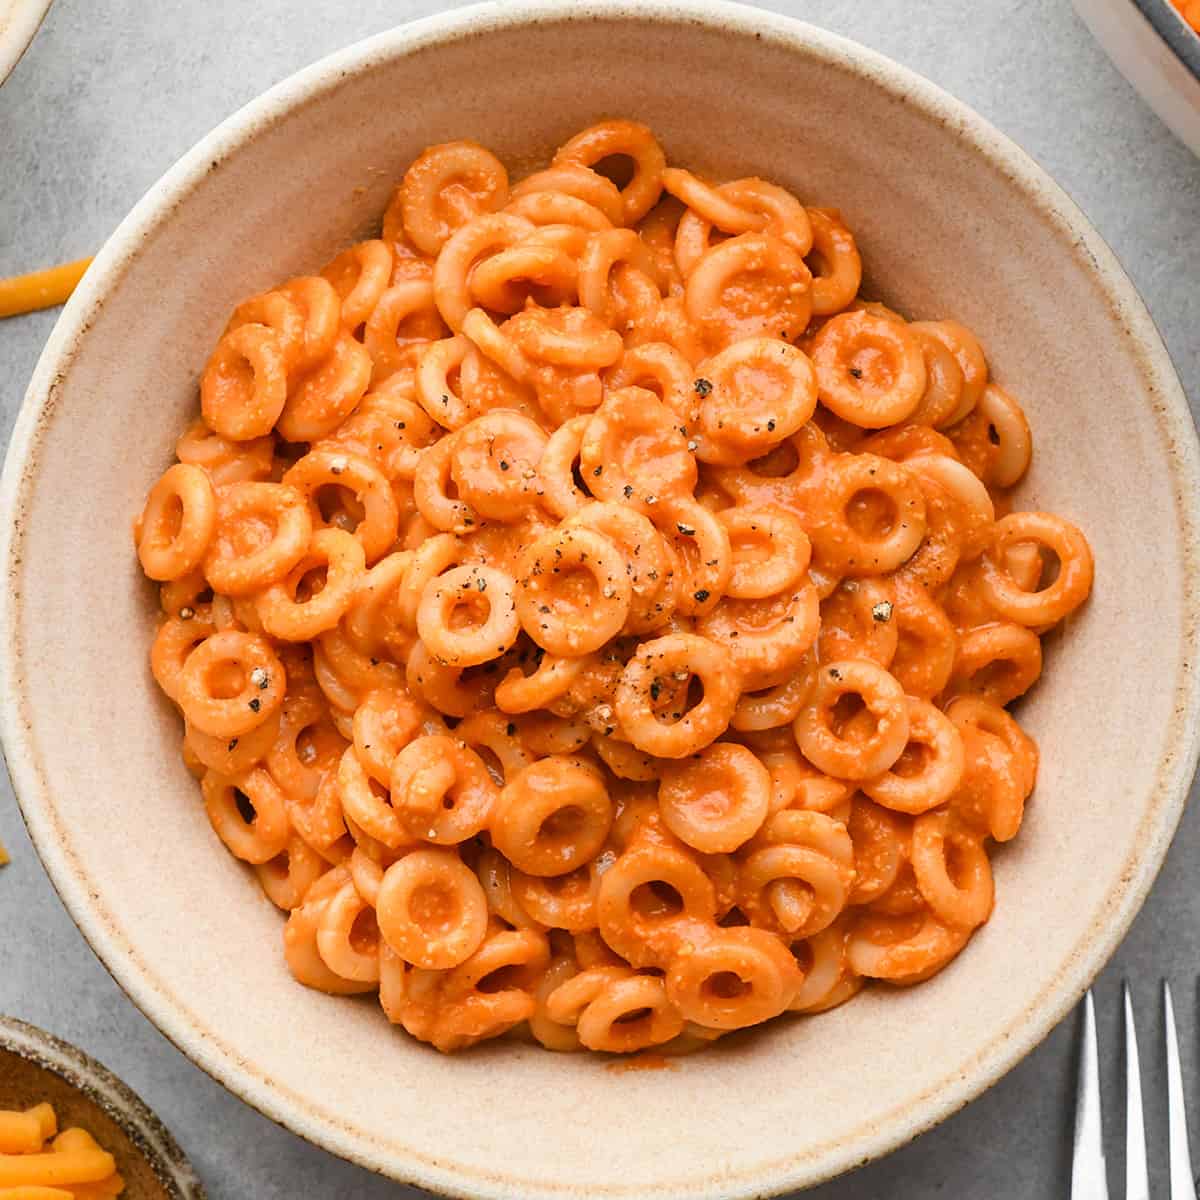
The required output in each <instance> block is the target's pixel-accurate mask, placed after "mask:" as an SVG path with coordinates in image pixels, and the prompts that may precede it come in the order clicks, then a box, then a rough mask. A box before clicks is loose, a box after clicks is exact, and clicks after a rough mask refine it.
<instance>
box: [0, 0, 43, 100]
mask: <svg viewBox="0 0 1200 1200" xmlns="http://www.w3.org/2000/svg"><path fill="white" fill-rule="evenodd" d="M52 3H53V0H16V3H15V5H14V6H13V9H12V12H10V13H9V15H8V19H7V20H3V19H0V83H3V82H4V81H5V80H6V79H7V78H8V77H9V75H10V74H12V70H13V68H14V67H15V66H16V65H17V63H19V62H20V61H21V56H22V55H23V54H24V53H25V51H26V50H28V49H29V47H30V44H31V43H32V42H33V39H34V37H35V36H36V34H37V31H38V29H39V28H40V27H41V24H42V22H43V21H44V20H45V19H46V14H47V13H48V12H49V11H50V5H51V4H52Z"/></svg>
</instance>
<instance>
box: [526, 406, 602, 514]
mask: <svg viewBox="0 0 1200 1200" xmlns="http://www.w3.org/2000/svg"><path fill="white" fill-rule="evenodd" d="M591 419H592V418H591V416H590V415H586V414H585V415H583V416H579V417H571V418H570V419H569V420H566V421H564V422H563V423H562V424H561V425H560V426H559V427H558V428H557V429H556V430H555V431H554V432H553V433H552V434H551V435H550V438H549V440H548V441H547V442H546V446H545V448H544V449H543V451H542V457H541V459H540V461H539V462H538V467H537V473H538V481H539V482H540V483H541V486H542V496H541V500H542V503H543V504H544V505H545V506H546V508H548V509H549V510H550V512H552V513H553V514H554V515H555V516H556V517H559V518H562V517H568V516H570V515H571V514H572V513H574V512H577V511H578V510H579V509H581V508H582V507H583V506H584V505H585V504H586V503H587V502H588V497H587V494H586V493H585V492H581V491H580V490H579V488H578V487H577V486H576V485H575V468H576V466H577V465H578V464H579V455H580V449H581V447H582V445H583V436H584V431H585V430H586V429H587V427H588V422H589V421H591Z"/></svg>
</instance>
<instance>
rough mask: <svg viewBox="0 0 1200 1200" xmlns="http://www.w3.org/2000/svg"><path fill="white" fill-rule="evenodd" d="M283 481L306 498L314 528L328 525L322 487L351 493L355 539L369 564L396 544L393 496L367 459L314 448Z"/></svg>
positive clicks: (397, 519) (396, 515) (397, 514)
mask: <svg viewBox="0 0 1200 1200" xmlns="http://www.w3.org/2000/svg"><path fill="white" fill-rule="evenodd" d="M283 482H284V484H286V485H290V486H292V487H294V488H297V489H299V490H300V491H301V492H303V493H304V494H305V495H306V496H307V497H308V502H309V508H310V512H311V513H312V517H313V525H314V527H320V526H322V525H327V524H328V522H327V521H326V520H325V518H324V517H323V516H322V513H321V508H320V503H319V501H320V496H319V493H320V492H321V490H322V489H323V488H330V487H331V488H337V489H343V490H344V491H346V492H348V493H350V494H351V495H352V496H353V497H354V503H355V505H356V506H357V507H358V508H359V509H360V510H361V513H362V519H361V520H359V522H358V524H357V525H356V526H355V528H354V539H355V541H357V542H358V543H359V545H360V546H362V549H363V554H364V555H365V557H366V561H367V562H368V563H374V562H376V561H377V560H378V559H380V558H382V557H383V556H384V555H385V554H386V553H387V552H388V551H389V550H390V549H391V548H392V547H393V546H394V545H395V543H396V536H397V534H398V533H399V531H400V509H399V506H398V505H397V503H396V494H395V492H394V491H393V490H392V485H391V484H390V483H389V482H388V480H387V476H386V475H384V473H383V472H382V471H381V470H380V469H379V468H378V467H377V466H376V465H375V464H374V463H373V462H371V461H370V459H366V458H360V457H359V456H358V455H357V454H349V453H346V452H344V451H341V450H334V449H320V448H314V449H311V450H309V452H308V453H307V454H305V455H304V456H303V457H302V458H300V459H299V460H297V462H296V464H295V466H293V467H292V468H291V469H290V470H289V471H287V472H286V473H285V475H284V477H283Z"/></svg>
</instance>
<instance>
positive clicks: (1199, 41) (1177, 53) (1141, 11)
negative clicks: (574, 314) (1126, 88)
mask: <svg viewBox="0 0 1200 1200" xmlns="http://www.w3.org/2000/svg"><path fill="white" fill-rule="evenodd" d="M1072 2H1073V3H1074V5H1075V11H1076V12H1077V13H1078V14H1079V16H1080V18H1081V19H1082V21H1083V23H1084V24H1085V25H1086V26H1087V27H1088V29H1090V30H1091V32H1092V36H1093V37H1094V38H1095V39H1096V41H1098V42H1099V43H1100V45H1101V47H1102V48H1103V49H1104V52H1105V54H1107V55H1108V57H1109V58H1111V59H1112V61H1113V65H1114V66H1115V67H1116V68H1117V70H1118V71H1120V72H1121V74H1122V75H1124V76H1125V78H1126V79H1127V80H1129V82H1130V84H1131V85H1132V86H1133V88H1134V90H1135V91H1136V92H1137V93H1138V94H1139V95H1140V96H1141V97H1142V99H1143V100H1145V101H1146V103H1147V104H1148V105H1150V107H1151V108H1152V109H1153V110H1154V111H1155V112H1156V113H1157V114H1158V116H1159V118H1160V119H1161V120H1162V122H1163V124H1164V125H1166V126H1167V128H1168V129H1170V130H1171V132H1172V133H1174V134H1175V136H1176V137H1177V138H1178V139H1179V140H1180V141H1181V142H1183V144H1184V145H1185V146H1187V147H1188V148H1189V149H1190V150H1191V152H1192V153H1193V154H1196V155H1200V34H1197V33H1196V31H1195V30H1194V29H1192V27H1191V26H1190V25H1189V24H1188V23H1187V22H1186V21H1185V20H1184V19H1183V16H1182V15H1181V13H1180V12H1179V10H1178V9H1177V8H1176V7H1175V6H1174V5H1173V4H1172V3H1171V0H1072Z"/></svg>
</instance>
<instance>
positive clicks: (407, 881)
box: [376, 849, 488, 971]
mask: <svg viewBox="0 0 1200 1200" xmlns="http://www.w3.org/2000/svg"><path fill="white" fill-rule="evenodd" d="M376 919H377V920H378V922H379V932H380V933H381V934H382V935H383V938H384V940H385V941H386V942H387V944H388V945H389V946H390V947H391V948H392V949H393V950H394V951H395V952H396V953H397V954H398V955H399V956H400V957H401V958H402V959H404V961H405V962H409V963H412V964H413V966H416V967H423V968H424V969H426V970H431V971H445V970H448V969H449V968H451V967H457V966H458V965H459V964H460V963H464V962H466V961H467V959H468V958H470V957H471V955H472V954H474V953H475V951H476V950H478V949H479V947H480V946H481V945H482V944H483V939H484V936H485V935H486V933H487V923H488V912H487V899H486V898H485V896H484V894H483V888H482V887H480V885H479V880H478V879H476V878H475V876H474V875H473V874H472V873H471V869H470V868H469V867H468V866H467V865H466V864H465V863H464V862H463V861H462V860H461V859H460V858H459V857H458V855H457V854H455V853H453V851H450V850H441V849H428V850H424V849H422V850H413V851H411V852H410V853H408V854H406V855H405V856H404V857H403V858H401V859H400V860H399V861H397V862H394V863H393V864H392V865H391V866H390V867H388V869H387V870H386V871H385V872H384V874H383V881H382V883H380V885H379V897H378V903H377V905H376Z"/></svg>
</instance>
